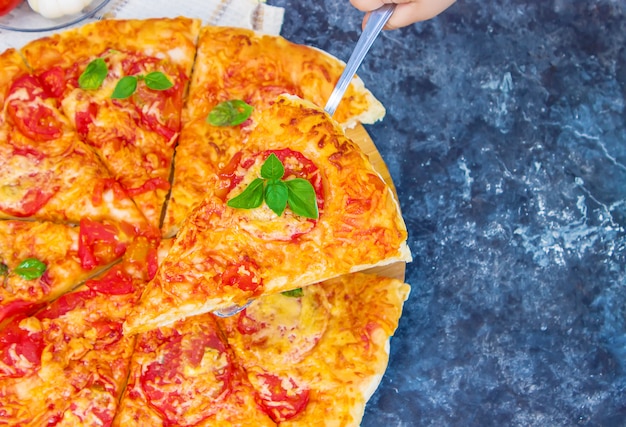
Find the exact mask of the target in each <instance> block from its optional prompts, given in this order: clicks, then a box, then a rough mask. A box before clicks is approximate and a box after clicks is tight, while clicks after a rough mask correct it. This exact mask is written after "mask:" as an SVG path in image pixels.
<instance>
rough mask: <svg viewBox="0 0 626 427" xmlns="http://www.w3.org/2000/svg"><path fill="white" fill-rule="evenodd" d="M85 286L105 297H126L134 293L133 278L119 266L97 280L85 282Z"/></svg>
mask: <svg viewBox="0 0 626 427" xmlns="http://www.w3.org/2000/svg"><path fill="white" fill-rule="evenodd" d="M85 284H86V285H87V287H88V288H89V289H91V290H93V291H96V292H98V293H101V294H105V295H127V294H131V293H133V292H134V291H135V284H134V283H133V278H132V277H131V276H130V275H129V274H128V273H126V272H125V271H124V269H123V268H122V266H121V265H116V266H114V267H112V268H111V269H110V270H109V271H107V272H106V274H105V275H104V276H102V277H101V278H99V279H90V280H87V282H86V283H85Z"/></svg>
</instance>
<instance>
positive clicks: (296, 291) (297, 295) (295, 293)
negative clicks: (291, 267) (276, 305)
mask: <svg viewBox="0 0 626 427" xmlns="http://www.w3.org/2000/svg"><path fill="white" fill-rule="evenodd" d="M281 293H282V294H283V295H284V296H286V297H292V298H300V297H301V296H303V295H304V291H303V290H302V288H296V289H292V290H290V291H285V292H281Z"/></svg>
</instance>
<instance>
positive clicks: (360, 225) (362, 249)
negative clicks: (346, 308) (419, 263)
mask: <svg viewBox="0 0 626 427" xmlns="http://www.w3.org/2000/svg"><path fill="white" fill-rule="evenodd" d="M260 114H261V116H260V117H258V118H257V119H256V120H257V123H258V124H257V126H256V127H255V128H254V130H253V131H252V132H251V134H250V135H249V137H248V139H247V141H246V144H245V149H243V150H242V151H241V152H239V153H237V154H236V155H235V156H234V157H233V158H232V160H231V162H230V165H229V166H228V173H223V174H220V175H219V176H218V177H216V178H214V179H213V181H212V182H210V183H208V184H207V190H206V192H207V197H206V198H205V199H204V201H203V202H202V203H201V204H200V205H199V206H198V207H197V208H196V209H195V210H194V211H193V213H192V214H191V215H190V216H189V217H188V219H187V220H186V221H185V223H184V224H183V226H182V228H181V230H180V232H179V234H178V235H177V237H176V239H175V241H174V244H173V247H172V249H171V250H170V252H169V254H168V256H167V257H166V258H165V260H164V262H163V263H162V264H161V266H160V268H159V271H158V272H157V275H156V276H155V278H154V279H153V280H152V281H151V282H150V283H149V284H148V285H147V288H146V290H145V292H144V294H143V296H142V298H141V301H140V302H139V304H138V305H137V307H136V308H135V310H134V311H133V313H132V314H131V315H130V316H129V318H128V320H127V322H126V324H125V330H126V331H127V332H141V331H146V330H149V329H153V328H155V327H158V326H162V325H167V324H169V323H172V322H174V321H176V320H178V319H181V318H184V317H188V316H192V315H195V314H200V313H204V312H211V311H216V310H225V309H228V308H230V307H232V306H242V305H244V304H246V303H247V302H248V301H249V300H250V299H254V298H258V297H260V296H261V295H265V294H273V293H279V292H283V291H288V290H290V289H292V288H294V287H302V286H307V285H310V284H313V283H317V282H319V281H323V280H327V279H330V278H333V277H337V276H340V275H343V274H346V273H350V272H355V271H360V270H364V269H367V268H370V267H376V266H382V265H387V264H391V263H394V262H406V261H409V260H410V259H411V255H410V252H409V250H408V247H407V244H406V238H407V232H406V227H405V224H404V221H403V219H402V215H401V212H400V208H399V205H398V203H397V201H396V199H395V196H394V194H393V191H392V190H391V188H389V186H388V185H387V184H386V183H385V181H384V180H383V179H382V178H381V176H380V175H379V174H378V173H377V172H376V171H375V170H374V169H373V167H372V166H371V164H370V162H369V160H368V159H367V157H366V156H365V155H364V154H363V153H362V151H361V150H360V149H359V147H358V146H357V145H356V144H354V143H353V142H352V141H350V140H349V139H348V138H347V137H346V136H345V134H344V133H343V131H342V130H341V128H340V127H339V126H338V125H337V124H336V122H334V121H332V120H331V119H330V118H329V117H328V115H327V114H326V113H324V112H323V111H322V110H321V109H320V108H319V107H316V106H314V105H313V104H312V103H310V102H308V101H304V100H301V99H299V98H295V97H292V96H281V97H279V98H278V100H277V101H276V102H275V103H274V104H273V105H272V106H271V107H270V108H268V109H266V110H264V111H263V112H262V113H260Z"/></svg>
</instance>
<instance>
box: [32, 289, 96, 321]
mask: <svg viewBox="0 0 626 427" xmlns="http://www.w3.org/2000/svg"><path fill="white" fill-rule="evenodd" d="M93 297H94V292H93V291H92V290H91V289H87V290H83V291H79V292H70V293H68V294H64V295H62V296H61V297H59V298H58V299H57V300H55V301H54V302H53V303H52V304H50V305H47V306H46V308H44V309H43V310H41V311H40V312H38V313H37V314H35V317H36V318H37V319H39V320H43V319H58V318H59V317H61V316H63V315H64V314H66V313H69V312H70V311H72V310H75V309H77V308H82V307H84V306H85V301H87V300H89V299H91V298H93Z"/></svg>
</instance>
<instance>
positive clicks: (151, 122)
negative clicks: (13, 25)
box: [0, 17, 411, 426]
mask: <svg viewBox="0 0 626 427" xmlns="http://www.w3.org/2000/svg"><path fill="white" fill-rule="evenodd" d="M343 66H344V64H343V63H342V62H341V61H339V60H337V59H335V58H333V57H332V56H330V55H328V54H326V53H325V52H322V51H320V50H317V49H314V48H311V47H307V46H301V45H297V44H294V43H291V42H289V41H287V40H285V39H283V38H281V37H275V36H267V35H263V34H260V33H255V32H252V31H249V30H242V29H235V28H227V27H201V25H200V21H199V20H197V19H190V18H184V17H179V18H174V19H165V18H164V19H148V20H103V21H99V22H94V23H91V24H87V25H84V26H82V27H80V28H76V29H72V30H67V31H64V32H60V33H58V34H55V35H52V36H49V37H44V38H42V39H39V40H36V41H34V42H31V43H29V44H27V45H26V46H24V47H23V48H22V49H20V50H19V51H17V50H14V49H9V50H7V51H5V52H3V53H1V54H0V107H1V108H0V283H1V286H0V425H12V426H19V425H57V426H62V425H72V426H73V425H94V426H96V425H97V426H102V425H105V426H110V425H114V426H121V425H125V426H126V425H138V426H139V425H155V426H158V425H162V426H173V425H177V426H211V425H255V426H257V425H267V426H274V425H285V426H291V425H293V426H298V425H300V426H308V425H340V426H343V425H346V426H350V425H358V424H359V423H360V420H361V418H362V416H363V412H364V408H365V404H366V402H367V400H368V399H369V397H370V396H371V394H372V393H373V391H374V390H375V389H376V387H377V385H378V383H379V381H380V379H381V377H382V375H383V373H384V371H385V369H386V366H387V363H388V357H389V354H388V351H389V340H390V338H391V336H392V335H393V333H394V331H395V329H396V327H397V325H398V322H399V318H400V315H401V312H402V307H403V303H404V301H405V300H406V299H407V297H408V294H409V286H408V285H406V284H404V283H403V282H402V281H401V280H398V279H394V278H389V277H384V276H382V275H377V274H375V272H376V271H379V270H380V267H382V266H385V265H389V264H393V263H404V262H408V261H410V260H411V254H410V252H409V250H408V247H407V245H406V238H407V231H406V227H405V225H404V222H403V220H402V216H401V212H400V208H399V205H398V202H397V200H396V198H395V194H394V192H393V190H392V189H391V188H390V186H389V185H388V184H387V183H386V182H385V180H384V179H383V178H382V177H381V176H380V174H379V173H378V172H377V171H376V170H375V169H374V168H373V167H372V165H371V163H370V160H369V158H368V157H367V156H366V155H365V154H364V153H363V151H362V150H361V148H360V147H359V146H358V145H357V144H355V143H354V142H352V141H351V140H350V139H349V138H347V137H346V135H345V133H344V130H345V129H347V128H350V127H352V126H354V125H355V124H357V123H372V122H374V121H376V120H379V119H380V118H382V116H383V115H384V108H383V107H382V105H381V104H380V103H379V102H378V101H377V100H376V99H375V98H374V96H373V95H372V94H371V93H370V92H369V91H368V90H367V89H366V88H365V87H364V85H363V82H362V81H361V80H360V79H359V78H358V77H355V79H354V80H353V83H352V85H351V86H350V88H349V89H348V91H347V93H346V96H345V98H344V100H343V101H342V103H341V104H340V106H339V108H338V110H337V112H336V114H335V117H334V119H333V118H330V117H329V116H328V115H327V114H326V113H324V112H323V110H322V109H321V108H320V107H319V106H320V105H323V104H324V102H325V100H326V98H327V97H328V95H329V94H330V92H331V91H332V88H333V85H334V83H335V82H336V80H337V79H338V78H339V75H340V74H341V71H342V70H343ZM372 269H373V270H372ZM364 270H368V271H371V272H370V273H364V272H361V271H364ZM232 306H242V307H243V306H246V308H245V309H243V310H242V311H240V312H239V313H238V314H236V315H234V316H231V317H227V318H221V317H218V316H215V314H213V313H212V312H215V311H217V310H221V309H225V308H226V309H227V308H229V307H232Z"/></svg>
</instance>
